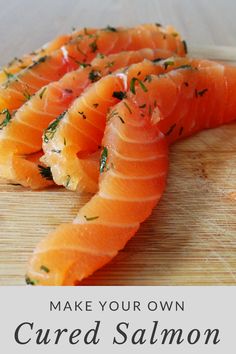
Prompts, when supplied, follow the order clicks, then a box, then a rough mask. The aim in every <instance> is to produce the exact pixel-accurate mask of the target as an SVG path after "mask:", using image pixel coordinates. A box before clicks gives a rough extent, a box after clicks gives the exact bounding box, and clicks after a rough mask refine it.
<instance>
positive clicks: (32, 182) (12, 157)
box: [0, 49, 171, 189]
mask: <svg viewBox="0 0 236 354" xmlns="http://www.w3.org/2000/svg"><path fill="white" fill-rule="evenodd" d="M170 54H171V52H169V51H167V50H164V49H160V50H159V49H140V50H137V51H130V52H120V53H118V54H111V55H108V56H104V55H103V56H102V57H101V56H99V57H98V58H95V59H94V60H93V61H92V62H91V64H90V65H85V67H81V68H79V69H77V70H76V71H72V72H69V73H67V74H66V75H65V76H63V77H62V78H61V79H60V80H59V81H57V82H52V83H50V84H49V85H47V86H44V87H43V88H42V89H41V90H39V91H38V92H37V93H36V94H35V95H34V96H32V97H31V99H30V100H29V101H28V102H27V103H25V104H24V105H23V106H21V108H19V109H18V111H17V112H16V113H15V114H14V115H13V116H11V120H10V122H9V124H7V125H6V126H5V127H3V129H2V130H1V132H0V175H1V176H2V177H5V178H7V179H9V180H12V181H14V182H15V183H21V184H22V185H24V186H30V187H31V188H33V189H36V188H37V189H39V188H44V187H47V186H50V185H52V184H53V181H52V178H51V179H50V176H51V174H50V171H49V170H48V168H44V166H43V164H42V163H41V162H40V161H39V160H38V159H37V158H36V157H38V158H39V157H40V156H41V155H42V153H41V152H40V151H41V148H42V134H43V131H44V129H46V128H47V127H48V125H49V124H50V122H52V121H53V120H54V119H55V118H57V117H58V116H59V118H58V120H60V119H61V118H62V116H63V112H65V111H66V110H67V109H68V108H69V106H70V104H71V103H72V102H73V100H74V99H75V98H76V97H78V96H80V94H81V93H82V92H83V91H84V89H85V88H86V87H87V86H89V85H90V84H92V83H93V82H94V81H98V80H99V79H100V78H101V77H103V76H105V75H107V74H108V73H110V72H113V71H115V70H117V69H118V68H120V67H125V66H129V65H130V64H132V63H137V62H140V61H142V60H143V59H144V58H148V59H151V60H153V59H158V60H159V59H160V58H165V57H168V56H169V55H170ZM117 94H118V96H119V93H117ZM96 106H97V105H96V103H95V104H94V108H96ZM5 116H6V114H5ZM54 125H55V123H52V127H53V126H54ZM52 133H53V132H52ZM50 136H51V134H49V137H50ZM35 153H36V156H35V158H34V157H33V156H32V155H33V154H35ZM53 153H56V154H57V153H59V150H58V149H53ZM97 161H98V158H97V159H94V158H91V159H90V160H89V161H84V162H83V161H82V162H81V163H83V164H86V170H89V171H90V175H91V174H93V171H94V164H96V165H95V166H96V168H97ZM16 162H17V163H16ZM26 166H27V167H26ZM38 166H39V167H38ZM30 167H31V168H32V173H31V172H30ZM73 168H75V166H74V167H73ZM18 175H19V178H18ZM24 175H25V178H24V177H23V176H24ZM45 175H46V178H45ZM96 175H97V173H96ZM94 179H97V177H95V176H94V177H93V180H94Z"/></svg>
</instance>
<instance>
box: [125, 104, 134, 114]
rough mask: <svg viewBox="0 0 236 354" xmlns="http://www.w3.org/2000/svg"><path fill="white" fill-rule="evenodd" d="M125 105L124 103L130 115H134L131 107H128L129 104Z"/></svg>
mask: <svg viewBox="0 0 236 354" xmlns="http://www.w3.org/2000/svg"><path fill="white" fill-rule="evenodd" d="M123 103H124V105H125V107H126V108H127V109H128V111H129V113H130V114H132V110H131V108H130V106H129V105H128V103H126V102H123Z"/></svg>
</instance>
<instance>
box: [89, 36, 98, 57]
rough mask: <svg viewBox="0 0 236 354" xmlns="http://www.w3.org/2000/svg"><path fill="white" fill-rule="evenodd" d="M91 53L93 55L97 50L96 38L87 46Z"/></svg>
mask: <svg viewBox="0 0 236 354" xmlns="http://www.w3.org/2000/svg"><path fill="white" fill-rule="evenodd" d="M89 47H90V49H91V52H92V53H95V52H96V51H97V50H98V45H97V38H96V39H95V40H94V41H93V42H91V43H90V44H89Z"/></svg>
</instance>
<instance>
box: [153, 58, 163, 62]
mask: <svg viewBox="0 0 236 354" xmlns="http://www.w3.org/2000/svg"><path fill="white" fill-rule="evenodd" d="M161 60H163V58H156V59H153V60H152V62H153V63H158V62H159V61H161Z"/></svg>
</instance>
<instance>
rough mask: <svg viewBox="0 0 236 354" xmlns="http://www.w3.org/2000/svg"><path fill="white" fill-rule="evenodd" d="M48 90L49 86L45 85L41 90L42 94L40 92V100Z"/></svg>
mask: <svg viewBox="0 0 236 354" xmlns="http://www.w3.org/2000/svg"><path fill="white" fill-rule="evenodd" d="M46 90H47V87H44V88H43V89H42V90H41V92H40V94H39V98H40V100H41V99H42V98H43V95H44V94H45V91H46Z"/></svg>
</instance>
